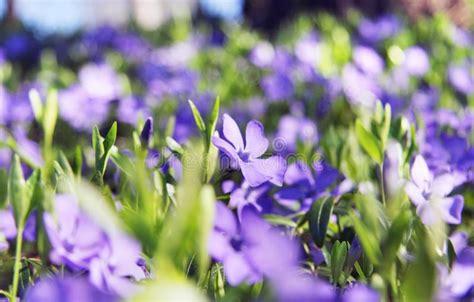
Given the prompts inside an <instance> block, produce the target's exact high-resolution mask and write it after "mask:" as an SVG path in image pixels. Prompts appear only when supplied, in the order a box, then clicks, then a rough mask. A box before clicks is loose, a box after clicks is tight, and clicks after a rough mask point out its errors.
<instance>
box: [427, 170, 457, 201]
mask: <svg viewBox="0 0 474 302" xmlns="http://www.w3.org/2000/svg"><path fill="white" fill-rule="evenodd" d="M454 182H455V179H454V177H453V176H451V175H449V174H443V175H440V176H438V177H436V178H435V179H434V180H433V184H432V185H431V194H432V195H434V196H438V197H445V196H447V195H448V194H449V193H451V191H452V190H453V188H454Z"/></svg>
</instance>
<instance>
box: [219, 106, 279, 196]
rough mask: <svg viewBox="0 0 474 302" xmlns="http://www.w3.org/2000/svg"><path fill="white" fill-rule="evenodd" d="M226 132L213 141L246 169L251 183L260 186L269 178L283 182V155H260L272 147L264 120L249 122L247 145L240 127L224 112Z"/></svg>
mask: <svg viewBox="0 0 474 302" xmlns="http://www.w3.org/2000/svg"><path fill="white" fill-rule="evenodd" d="M223 134H224V137H223V138H219V137H213V138H212V143H213V144H214V145H215V146H216V147H217V148H218V149H219V150H221V151H222V152H224V153H225V154H226V155H227V156H229V157H230V158H231V160H232V161H233V162H234V163H235V164H236V165H237V166H238V167H239V168H240V169H241V170H242V174H243V176H244V178H245V180H246V181H247V182H248V183H249V185H250V186H252V187H256V186H259V185H261V184H262V183H264V182H267V181H270V182H271V183H273V184H275V185H277V186H281V185H282V183H283V175H284V174H285V170H286V162H285V160H284V159H283V158H282V157H280V156H271V157H269V158H266V159H262V158H259V157H260V156H262V155H263V154H264V153H265V151H266V150H267V149H268V140H267V139H266V138H265V136H264V132H263V125H262V124H261V123H260V122H257V121H254V120H253V121H250V122H249V123H248V124H247V129H246V131H245V144H244V139H243V138H242V135H241V133H240V129H239V126H238V125H237V123H236V122H235V121H234V120H233V119H232V118H231V117H230V116H229V115H227V114H224V125H223Z"/></svg>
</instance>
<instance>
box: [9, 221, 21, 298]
mask: <svg viewBox="0 0 474 302" xmlns="http://www.w3.org/2000/svg"><path fill="white" fill-rule="evenodd" d="M22 245H23V226H22V225H21V224H20V226H18V232H17V235H16V249H15V266H14V267H13V286H12V291H11V297H10V298H11V299H10V301H14V300H13V299H15V300H16V296H17V293H18V282H19V280H20V269H21V248H22Z"/></svg>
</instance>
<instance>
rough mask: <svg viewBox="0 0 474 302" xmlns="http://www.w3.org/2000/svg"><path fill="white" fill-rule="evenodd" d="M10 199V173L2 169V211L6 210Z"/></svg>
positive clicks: (0, 193) (0, 183)
mask: <svg viewBox="0 0 474 302" xmlns="http://www.w3.org/2000/svg"><path fill="white" fill-rule="evenodd" d="M7 199H8V173H7V171H6V170H5V169H0V209H3V208H5V206H6V205H7Z"/></svg>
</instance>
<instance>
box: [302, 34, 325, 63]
mask: <svg viewBox="0 0 474 302" xmlns="http://www.w3.org/2000/svg"><path fill="white" fill-rule="evenodd" d="M321 48H322V47H321V43H320V42H319V39H318V36H317V34H316V33H309V34H307V35H306V36H304V37H303V38H302V39H300V40H299V41H298V42H297V43H296V46H295V55H296V57H297V58H298V59H299V60H300V61H301V62H303V63H305V64H307V65H309V66H312V67H315V66H316V65H317V64H318V63H319V61H320V60H321V53H322V51H321Z"/></svg>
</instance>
